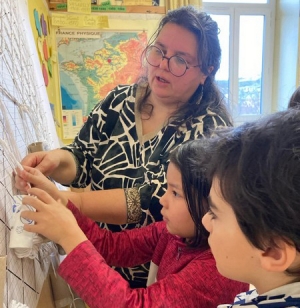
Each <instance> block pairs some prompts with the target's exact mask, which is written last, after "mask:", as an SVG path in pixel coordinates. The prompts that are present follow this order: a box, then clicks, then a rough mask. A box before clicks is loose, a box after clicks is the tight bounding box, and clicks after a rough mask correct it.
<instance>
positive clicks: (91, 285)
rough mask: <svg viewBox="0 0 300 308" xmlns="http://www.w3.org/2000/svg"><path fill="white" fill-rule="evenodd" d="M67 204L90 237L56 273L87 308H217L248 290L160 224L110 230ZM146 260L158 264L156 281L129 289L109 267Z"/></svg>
mask: <svg viewBox="0 0 300 308" xmlns="http://www.w3.org/2000/svg"><path fill="white" fill-rule="evenodd" d="M68 207H69V209H70V210H71V211H72V212H73V214H74V216H75V217H76V219H77V222H78V224H79V226H80V227H81V228H82V230H83V232H84V233H85V234H86V236H87V237H88V239H89V241H85V242H83V243H81V244H79V245H78V246H77V247H76V248H75V249H74V250H73V251H72V252H71V253H70V254H69V255H68V256H67V257H66V258H65V259H64V261H63V262H62V263H61V265H60V267H59V274H60V275H61V276H62V277H63V278H64V279H65V280H66V282H67V283H68V284H70V286H71V287H72V288H73V289H74V290H75V292H76V293H77V294H78V295H79V296H80V297H81V298H82V299H83V300H84V301H85V302H86V303H87V304H88V305H89V306H90V307H91V308H100V307H101V308H105V307H107V308H114V307H117V308H121V307H130V308H136V307H144V308H146V307H152V308H154V307H167V308H169V307H170V308H171V307H172V308H174V307H180V308H184V307H186V308H191V307H201V308H210V307H211V308H215V307H216V306H217V305H218V304H221V303H228V302H233V299H234V296H235V295H236V294H237V293H240V292H243V291H246V290H248V285H246V284H242V283H239V282H235V281H231V280H228V279H227V278H224V277H222V276H221V275H220V274H219V273H218V271H217V269H216V266H215V261H214V259H213V256H212V254H211V252H210V251H209V250H198V249H191V248H188V247H187V246H186V245H185V244H184V243H183V242H182V239H180V238H178V237H176V236H174V235H171V234H170V233H168V231H167V229H166V226H165V223H164V222H158V223H153V224H151V225H149V226H147V227H143V228H140V229H133V230H127V231H123V232H118V233H112V232H110V231H107V230H104V229H100V228H99V227H98V225H97V224H96V223H94V222H93V221H92V220H90V219H89V218H86V217H84V216H82V215H81V214H80V212H79V211H78V210H77V209H76V207H75V206H74V205H72V204H71V203H70V202H69V204H68ZM99 253H100V254H99ZM150 260H152V261H153V263H155V264H156V265H158V272H157V282H155V283H153V284H152V285H150V286H149V287H147V288H140V289H131V288H130V287H129V284H128V282H127V281H125V280H124V279H123V278H122V277H121V276H120V275H119V274H118V273H117V272H115V271H114V270H113V269H112V268H111V267H110V266H109V265H114V266H121V267H132V266H135V265H138V264H142V263H146V262H148V261H150ZM108 264H109V265H108Z"/></svg>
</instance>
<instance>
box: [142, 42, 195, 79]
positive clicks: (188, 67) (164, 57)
mask: <svg viewBox="0 0 300 308" xmlns="http://www.w3.org/2000/svg"><path fill="white" fill-rule="evenodd" d="M152 47H155V48H156V49H158V50H159V51H160V52H161V55H162V58H161V61H160V63H159V64H158V65H153V64H151V63H149V61H148V57H147V51H148V50H149V48H152ZM174 57H177V58H179V59H181V60H182V61H183V62H184V64H185V71H184V73H183V74H182V75H179V76H178V75H175V74H174V73H173V72H172V71H171V70H170V60H171V59H172V58H174ZM145 58H146V61H147V63H148V64H150V65H151V66H153V67H159V66H160V65H161V63H162V61H163V60H164V59H166V60H168V70H169V71H170V73H171V74H172V75H173V76H175V77H182V76H183V75H184V74H185V73H186V71H187V70H188V69H190V68H192V67H201V65H200V64H198V65H191V66H188V64H187V62H186V60H185V59H184V58H182V57H180V56H177V55H174V56H171V57H166V56H165V54H164V52H163V51H162V50H161V49H160V48H159V47H157V46H155V45H150V46H148V47H147V48H146V50H145Z"/></svg>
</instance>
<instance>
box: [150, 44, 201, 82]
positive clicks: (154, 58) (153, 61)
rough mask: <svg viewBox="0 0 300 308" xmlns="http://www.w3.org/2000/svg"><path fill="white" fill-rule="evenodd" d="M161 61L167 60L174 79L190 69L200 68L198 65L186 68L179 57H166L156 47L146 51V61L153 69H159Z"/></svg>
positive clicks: (183, 61) (184, 62)
mask: <svg viewBox="0 0 300 308" xmlns="http://www.w3.org/2000/svg"><path fill="white" fill-rule="evenodd" d="M163 59H167V60H168V68H169V71H170V72H171V73H172V74H173V75H174V76H176V77H181V76H183V75H184V74H185V72H186V71H187V70H188V69H189V68H191V67H200V65H192V66H188V65H187V63H186V61H185V60H184V59H183V58H181V57H179V56H176V55H175V56H172V57H170V58H168V57H166V56H165V55H164V53H163V51H162V50H161V49H159V48H158V47H156V46H149V47H148V48H147V50H146V60H147V62H148V63H149V64H150V65H151V66H154V67H159V66H160V64H161V61H163Z"/></svg>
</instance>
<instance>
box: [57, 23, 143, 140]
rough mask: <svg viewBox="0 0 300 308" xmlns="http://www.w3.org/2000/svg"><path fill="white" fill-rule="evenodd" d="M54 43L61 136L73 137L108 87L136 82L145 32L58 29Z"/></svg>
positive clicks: (105, 93) (139, 69)
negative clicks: (60, 111) (58, 86)
mask: <svg viewBox="0 0 300 308" xmlns="http://www.w3.org/2000/svg"><path fill="white" fill-rule="evenodd" d="M56 43H57V52H58V62H59V76H60V90H61V100H62V103H61V104H62V105H61V108H62V115H63V121H62V122H63V138H64V139H73V138H74V137H75V135H76V134H77V132H78V130H79V129H80V127H81V126H82V124H83V123H84V122H85V121H86V118H87V116H88V114H89V113H90V112H91V110H92V109H93V107H94V106H95V104H96V103H98V102H99V101H100V100H102V99H103V98H104V97H105V96H106V95H107V93H108V92H109V91H110V90H112V89H113V88H114V87H115V86H116V85H118V84H131V83H134V82H136V80H137V78H138V76H139V75H140V73H141V61H140V59H141V54H142V52H143V50H144V48H145V47H146V44H147V32H146V31H124V32H120V31H99V30H78V29H76V30H74V29H73V30H72V29H61V30H58V31H57V32H56Z"/></svg>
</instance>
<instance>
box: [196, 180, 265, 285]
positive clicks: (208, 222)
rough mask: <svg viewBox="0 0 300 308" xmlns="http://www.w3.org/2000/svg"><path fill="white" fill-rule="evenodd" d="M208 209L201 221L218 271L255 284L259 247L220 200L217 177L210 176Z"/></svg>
mask: <svg viewBox="0 0 300 308" xmlns="http://www.w3.org/2000/svg"><path fill="white" fill-rule="evenodd" d="M209 206H210V210H209V212H208V213H207V214H206V215H205V216H204V217H203V219H202V223H203V225H204V227H205V228H206V230H207V231H208V232H209V233H210V235H209V238H208V242H209V245H210V248H211V251H212V253H213V255H214V257H215V260H216V264H217V268H218V271H219V272H220V273H221V274H222V275H223V276H225V277H228V278H231V279H234V280H238V281H243V282H247V283H251V284H255V278H256V279H257V272H256V269H258V268H259V265H260V262H259V250H258V249H257V248H255V247H254V246H252V245H251V244H250V243H249V241H248V240H247V238H246V237H245V235H244V234H243V232H242V231H241V229H240V227H239V225H238V222H237V220H236V216H235V214H234V212H233V210H232V207H231V206H230V205H229V204H228V203H227V202H226V201H225V200H224V199H223V197H222V195H221V191H220V185H219V180H218V178H216V177H215V178H214V179H213V182H212V187H211V190H210V196H209Z"/></svg>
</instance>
